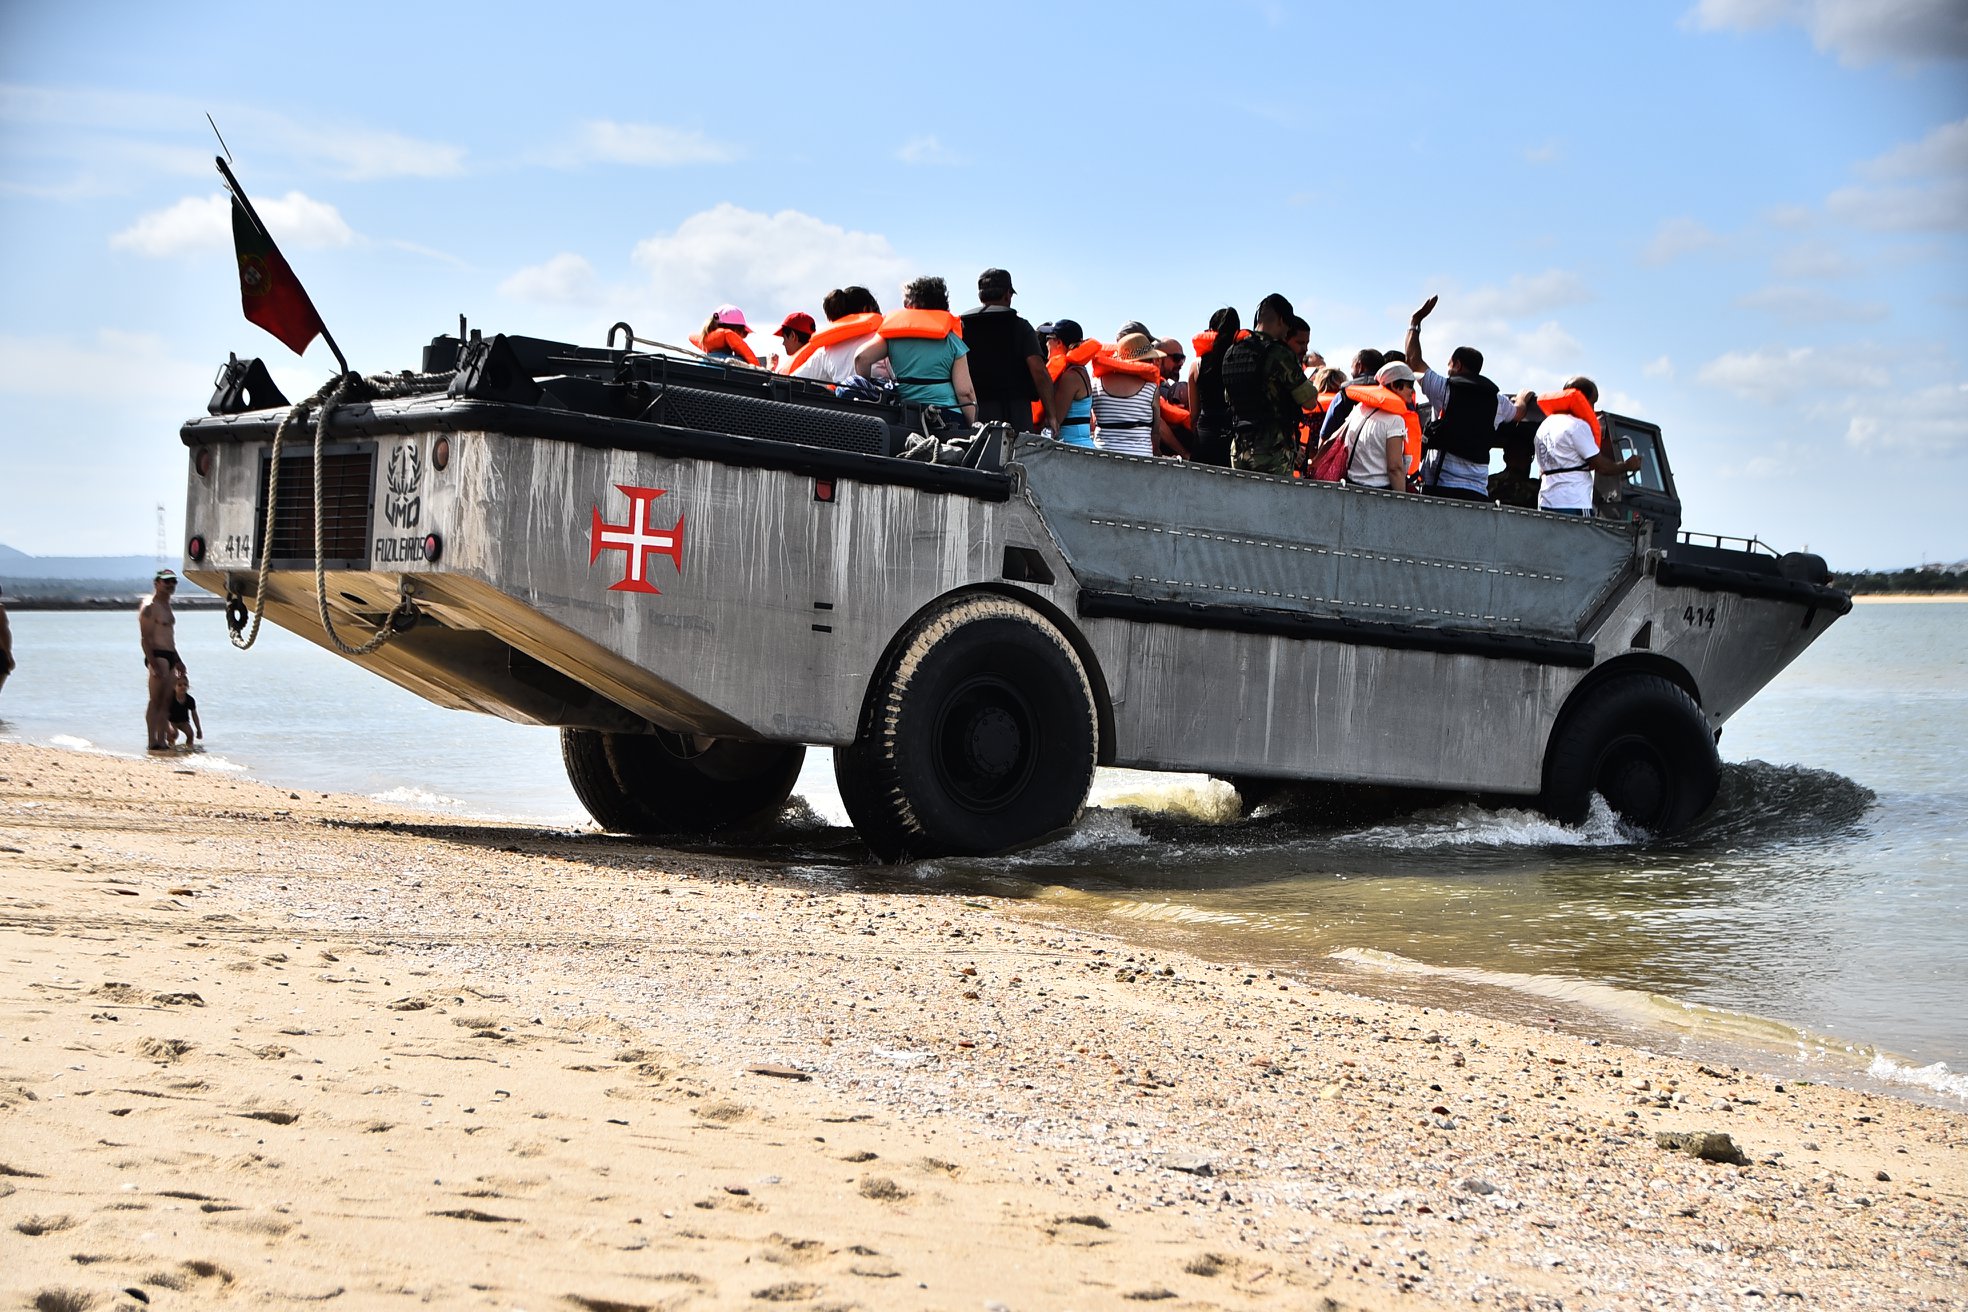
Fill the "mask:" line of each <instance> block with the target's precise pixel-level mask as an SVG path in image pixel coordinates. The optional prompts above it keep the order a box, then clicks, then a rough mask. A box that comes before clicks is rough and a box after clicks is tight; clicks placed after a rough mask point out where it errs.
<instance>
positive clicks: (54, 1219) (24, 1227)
mask: <svg viewBox="0 0 1968 1312" xmlns="http://www.w3.org/2000/svg"><path fill="white" fill-rule="evenodd" d="M74 1227H75V1218H74V1217H72V1216H30V1217H28V1218H27V1219H26V1220H24V1221H16V1222H14V1229H15V1230H17V1231H19V1232H20V1233H21V1234H24V1235H28V1236H30V1237H34V1238H39V1237H40V1236H41V1235H52V1234H58V1233H60V1232H61V1231H63V1230H72V1229H74Z"/></svg>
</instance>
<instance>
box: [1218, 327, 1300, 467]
mask: <svg viewBox="0 0 1968 1312" xmlns="http://www.w3.org/2000/svg"><path fill="white" fill-rule="evenodd" d="M1296 317H1297V316H1295V315H1294V314H1293V313H1292V305H1291V302H1290V301H1288V300H1286V299H1285V298H1284V297H1283V296H1281V295H1279V294H1278V293H1277V292H1273V293H1271V295H1269V296H1267V297H1265V298H1264V299H1263V300H1262V301H1260V302H1258V306H1257V317H1256V319H1254V320H1253V321H1252V326H1253V328H1255V330H1256V331H1254V332H1252V333H1251V335H1250V336H1249V337H1246V338H1244V339H1243V340H1242V341H1240V342H1238V343H1236V344H1235V345H1234V346H1232V347H1231V348H1230V349H1229V350H1228V351H1227V352H1225V353H1224V356H1223V399H1224V400H1225V401H1227V402H1229V404H1230V466H1231V468H1233V469H1249V470H1253V471H1255V472H1257V473H1260V474H1278V475H1280V476H1282V477H1285V478H1289V477H1291V473H1292V469H1293V467H1294V466H1295V464H1296V463H1297V457H1298V426H1299V423H1300V421H1301V420H1302V419H1303V418H1304V407H1306V406H1308V405H1312V404H1314V403H1315V402H1317V401H1318V399H1319V389H1318V388H1317V387H1316V386H1314V385H1313V383H1312V380H1311V379H1309V378H1307V377H1306V376H1305V370H1304V369H1303V367H1301V366H1300V364H1299V358H1300V356H1299V353H1298V352H1296V351H1294V350H1292V348H1291V347H1289V346H1287V345H1286V344H1285V343H1286V339H1287V338H1288V337H1289V336H1290V334H1291V324H1292V320H1293V319H1294V318H1296ZM1307 335H1308V337H1309V335H1310V333H1309V331H1308V334H1307Z"/></svg>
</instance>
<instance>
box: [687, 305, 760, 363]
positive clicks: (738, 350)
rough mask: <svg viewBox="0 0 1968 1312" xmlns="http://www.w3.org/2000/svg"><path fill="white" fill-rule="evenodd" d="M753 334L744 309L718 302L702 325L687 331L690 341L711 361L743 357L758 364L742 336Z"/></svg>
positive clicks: (746, 360)
mask: <svg viewBox="0 0 1968 1312" xmlns="http://www.w3.org/2000/svg"><path fill="white" fill-rule="evenodd" d="M751 334H752V329H751V325H749V324H747V323H746V322H745V312H744V311H743V310H741V309H739V308H738V307H737V306H735V305H720V306H718V308H717V309H715V310H712V311H711V317H710V318H708V319H706V320H705V321H704V326H703V327H702V328H699V329H698V330H697V331H696V332H694V333H692V334H690V344H691V345H692V346H694V347H696V348H697V349H698V350H700V351H702V352H703V353H704V354H705V355H707V356H709V357H710V358H711V359H713V360H742V361H744V362H745V363H746V364H757V363H758V362H759V358H758V355H757V354H756V353H755V352H753V350H752V348H751V345H750V344H749V343H747V342H746V341H745V339H746V338H747V337H749V336H751Z"/></svg>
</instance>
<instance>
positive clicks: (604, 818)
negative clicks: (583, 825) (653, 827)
mask: <svg viewBox="0 0 1968 1312" xmlns="http://www.w3.org/2000/svg"><path fill="white" fill-rule="evenodd" d="M606 738H607V735H606V734H602V733H597V732H596V731H595V730H593V729H562V730H561V731H560V762H561V764H562V765H563V766H564V767H566V770H567V782H568V783H570V784H572V785H573V786H574V796H575V797H577V798H579V799H580V801H581V805H582V806H583V807H585V808H586V809H587V812H588V814H589V815H591V816H593V817H594V822H595V823H596V824H598V825H600V826H601V827H602V828H603V829H607V830H612V831H613V832H615V833H618V834H633V833H636V832H638V831H637V829H636V826H637V824H638V823H640V821H641V816H640V815H639V813H638V812H637V811H636V808H635V806H634V805H633V803H631V802H630V800H629V797H628V795H627V794H626V793H624V792H623V791H622V785H621V784H620V783H619V782H617V781H616V778H615V767H614V766H612V765H610V764H609V763H608V744H607V742H606V741H605V739H606Z"/></svg>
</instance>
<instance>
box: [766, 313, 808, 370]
mask: <svg viewBox="0 0 1968 1312" xmlns="http://www.w3.org/2000/svg"><path fill="white" fill-rule="evenodd" d="M813 332H814V328H813V316H812V315H810V314H808V313H807V312H806V311H805V310H794V311H793V312H792V313H791V314H789V315H787V316H786V317H785V318H783V319H781V320H780V321H779V326H778V327H777V328H776V329H774V330H773V333H772V335H773V336H774V337H777V338H778V339H779V349H780V351H781V352H782V355H780V356H774V357H773V359H772V367H773V368H775V369H777V368H779V366H780V362H781V359H782V358H783V359H784V360H791V359H792V358H793V357H794V356H796V355H798V354H799V353H800V352H801V351H802V350H803V349H805V347H806V344H807V343H808V342H810V341H812V340H813Z"/></svg>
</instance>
